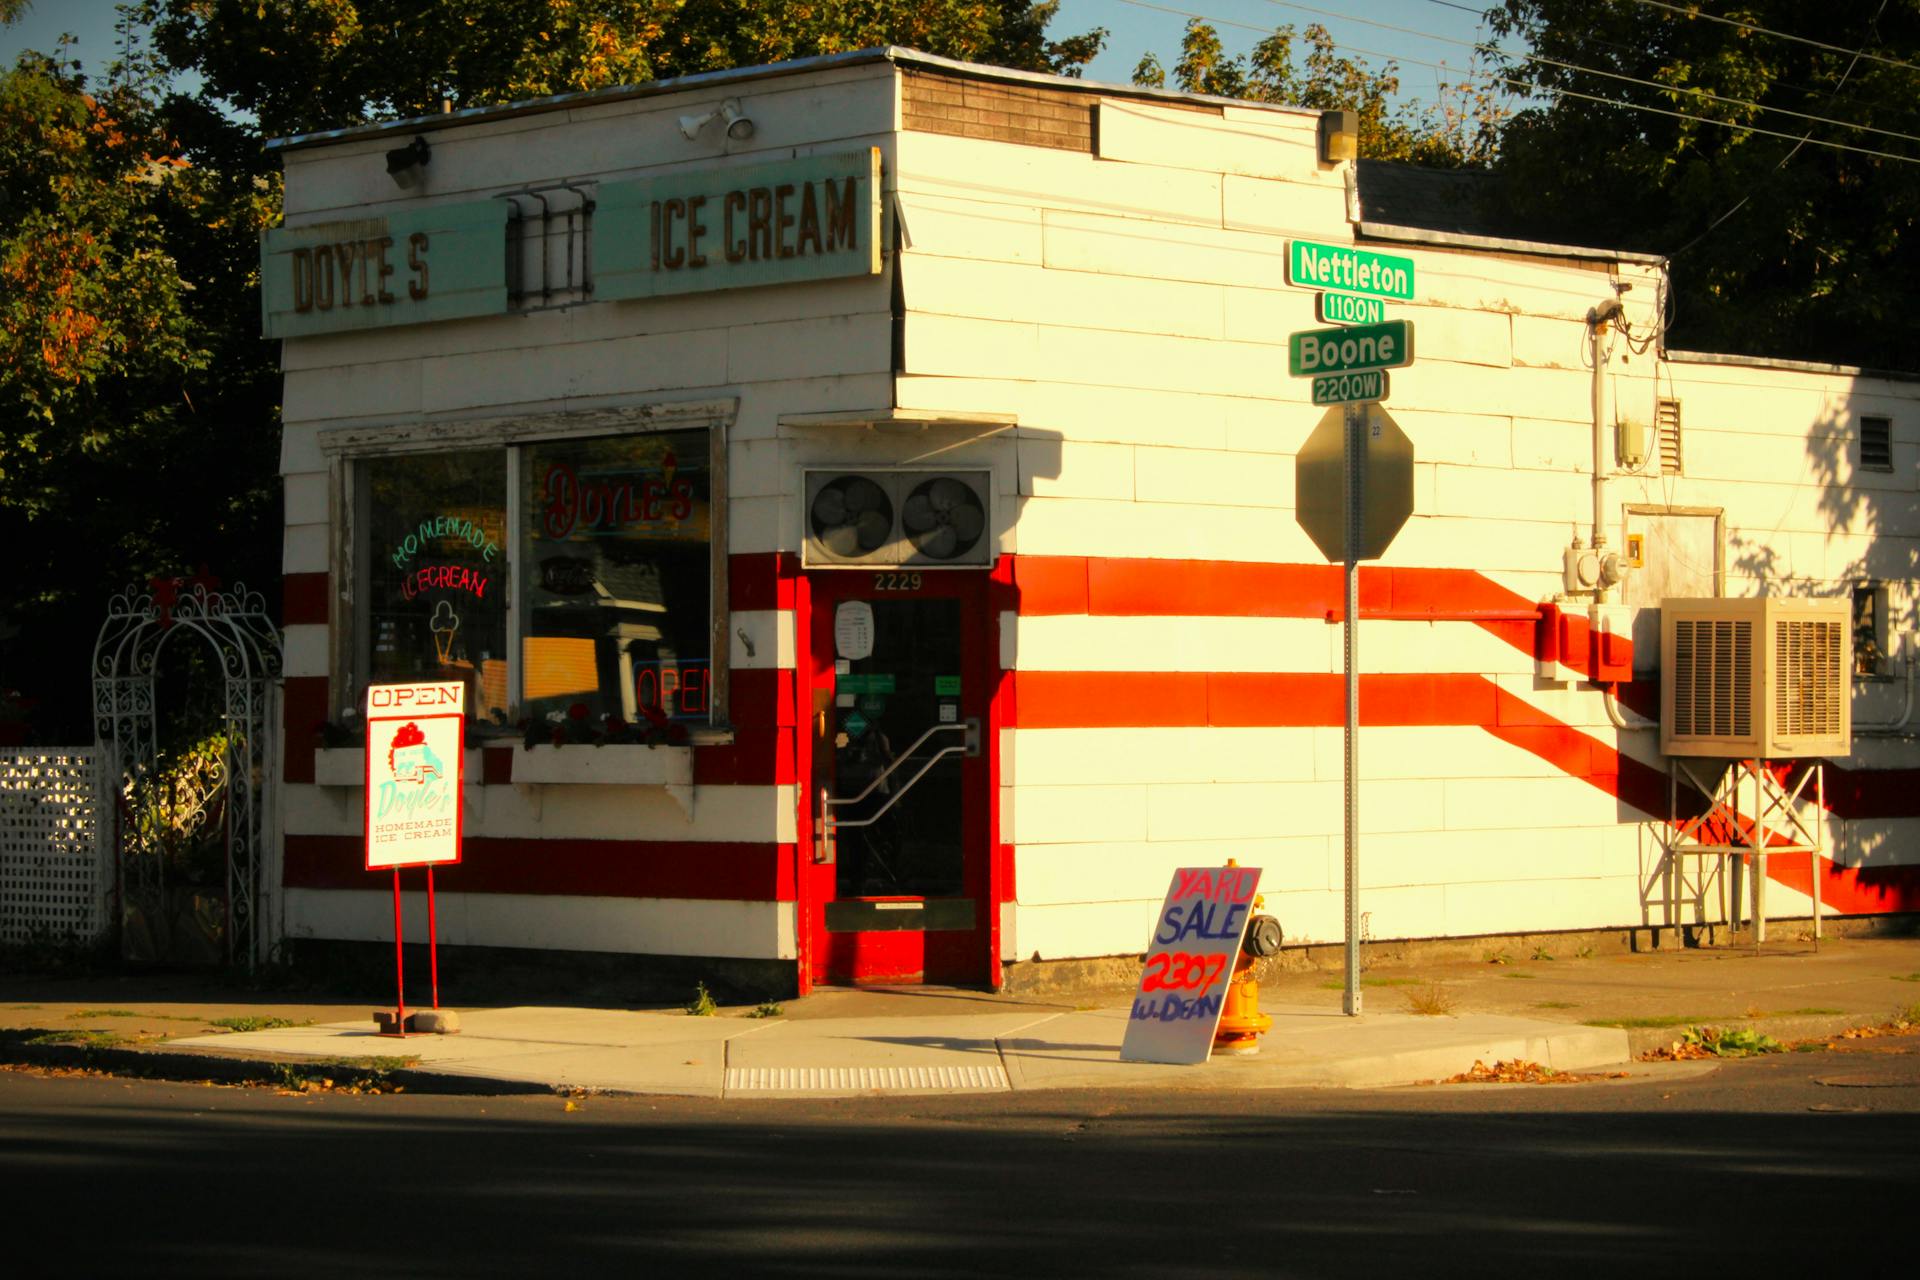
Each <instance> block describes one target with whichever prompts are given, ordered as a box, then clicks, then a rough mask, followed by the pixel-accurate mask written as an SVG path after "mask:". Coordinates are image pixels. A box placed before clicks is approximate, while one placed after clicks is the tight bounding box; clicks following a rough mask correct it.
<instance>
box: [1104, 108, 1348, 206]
mask: <svg viewBox="0 0 1920 1280" xmlns="http://www.w3.org/2000/svg"><path fill="white" fill-rule="evenodd" d="M1098 111H1099V116H1098V119H1097V120H1096V122H1095V123H1096V125H1097V128H1096V129H1095V130H1094V136H1095V138H1096V139H1097V140H1098V141H1097V146H1098V147H1099V152H1100V158H1101V159H1102V160H1117V161H1123V162H1128V163H1132V164H1153V165H1164V166H1167V167H1170V168H1178V169H1198V170H1201V171H1202V172H1205V173H1238V174H1246V175H1248V176H1251V177H1256V178H1290V179H1294V180H1296V181H1311V180H1315V179H1320V178H1321V174H1320V159H1319V155H1318V151H1317V142H1316V139H1317V134H1316V128H1317V126H1316V124H1315V122H1314V121H1313V120H1312V119H1310V118H1308V117H1305V116H1294V117H1289V116H1284V115H1275V116H1274V118H1273V120H1272V122H1271V123H1269V122H1268V121H1267V119H1265V118H1264V117H1255V116H1254V115H1252V114H1251V113H1248V112H1241V113H1239V114H1238V116H1237V117H1236V118H1235V119H1234V120H1232V121H1227V120H1223V119H1222V118H1220V117H1219V116H1217V115H1215V114H1214V113H1213V112H1212V111H1192V110H1181V109H1178V108H1173V107H1155V106H1148V105H1145V104H1142V103H1134V102H1128V103H1119V102H1112V101H1108V102H1102V103H1101V104H1100V106H1099V108H1098ZM1333 178H1334V180H1335V181H1336V182H1337V181H1338V179H1339V175H1338V174H1334V175H1333ZM1334 189H1335V190H1338V188H1337V187H1336V188H1334Z"/></svg>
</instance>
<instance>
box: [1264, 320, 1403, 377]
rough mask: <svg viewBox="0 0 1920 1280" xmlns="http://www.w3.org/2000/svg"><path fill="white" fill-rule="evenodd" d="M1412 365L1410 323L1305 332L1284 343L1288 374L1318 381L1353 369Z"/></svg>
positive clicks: (1367, 325)
mask: <svg viewBox="0 0 1920 1280" xmlns="http://www.w3.org/2000/svg"><path fill="white" fill-rule="evenodd" d="M1412 363H1413V322H1412V321H1410V320H1387V321H1384V322H1382V323H1380V324H1366V325H1356V326H1354V327H1353V328H1349V329H1306V330H1302V331H1301V332H1299V333H1295V334H1292V335H1290V336H1289V337H1288V339H1287V372H1288V373H1290V374H1292V375H1293V376H1294V377H1296V378H1317V377H1321V376H1323V375H1325V374H1329V373H1352V372H1353V371H1355V370H1356V369H1402V368H1405V367H1406V366H1407V365H1410V364H1412Z"/></svg>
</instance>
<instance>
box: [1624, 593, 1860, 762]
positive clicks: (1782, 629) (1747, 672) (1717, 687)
mask: <svg viewBox="0 0 1920 1280" xmlns="http://www.w3.org/2000/svg"><path fill="white" fill-rule="evenodd" d="M1848 626H1849V604H1848V602H1847V601H1845V600H1781V599H1770V598H1759V599H1752V600H1725V599H1667V600H1663V601H1661V652H1662V654H1663V655H1664V666H1665V670H1664V672H1663V673H1662V688H1661V702H1662V714H1661V717H1660V749H1661V750H1662V751H1664V752H1666V753H1667V754H1669V755H1689V756H1719V757H1726V758H1759V759H1769V758H1781V759H1786V758H1791V757H1795V756H1810V755H1845V754H1847V753H1849V752H1850V751H1851V749H1852V748H1851V738H1852V718H1851V715H1850V714H1849V704H1850V692H1851V686H1850V680H1851V675H1852V672H1851V664H1850V663H1848V662H1847V661H1846V660H1845V659H1846V649H1845V646H1846V643H1847V639H1848V634H1849V633H1848Z"/></svg>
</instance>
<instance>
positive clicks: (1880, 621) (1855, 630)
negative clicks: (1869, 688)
mask: <svg viewBox="0 0 1920 1280" xmlns="http://www.w3.org/2000/svg"><path fill="white" fill-rule="evenodd" d="M1862 595H1866V596H1870V597H1871V598H1872V600H1873V648H1874V653H1875V658H1874V663H1873V669H1872V670H1871V671H1863V670H1861V669H1860V598H1861V596H1862ZM1847 598H1848V602H1849V608H1848V613H1849V616H1850V619H1851V625H1850V626H1849V627H1848V628H1847V631H1848V640H1849V641H1850V642H1851V649H1852V667H1853V678H1854V679H1855V680H1880V681H1885V680H1892V679H1894V678H1895V675H1896V672H1895V671H1894V669H1893V664H1892V662H1891V661H1890V660H1889V659H1890V657H1891V655H1890V654H1889V653H1888V652H1887V645H1888V642H1889V641H1890V640H1891V639H1892V630H1891V628H1889V627H1888V625H1887V622H1888V618H1887V612H1888V609H1889V608H1890V607H1891V605H1892V596H1891V594H1890V593H1889V592H1888V590H1887V584H1886V583H1885V582H1884V581H1882V580H1880V579H1878V578H1856V579H1854V580H1853V582H1852V583H1851V584H1850V590H1849V591H1848V597H1847Z"/></svg>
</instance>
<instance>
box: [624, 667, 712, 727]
mask: <svg viewBox="0 0 1920 1280" xmlns="http://www.w3.org/2000/svg"><path fill="white" fill-rule="evenodd" d="M633 665H634V674H633V683H634V697H635V700H636V701H637V702H638V703H639V706H640V710H641V714H642V715H645V714H646V712H647V711H649V710H653V711H658V712H659V713H661V714H662V715H664V716H666V717H667V718H668V719H669V720H689V719H695V718H700V719H704V718H705V717H706V715H707V708H708V705H709V704H708V695H709V693H710V691H711V689H712V678H711V677H712V672H711V670H710V669H709V666H708V663H707V660H706V659H704V658H690V659H686V660H684V661H680V662H636V663H634V664H633Z"/></svg>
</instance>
